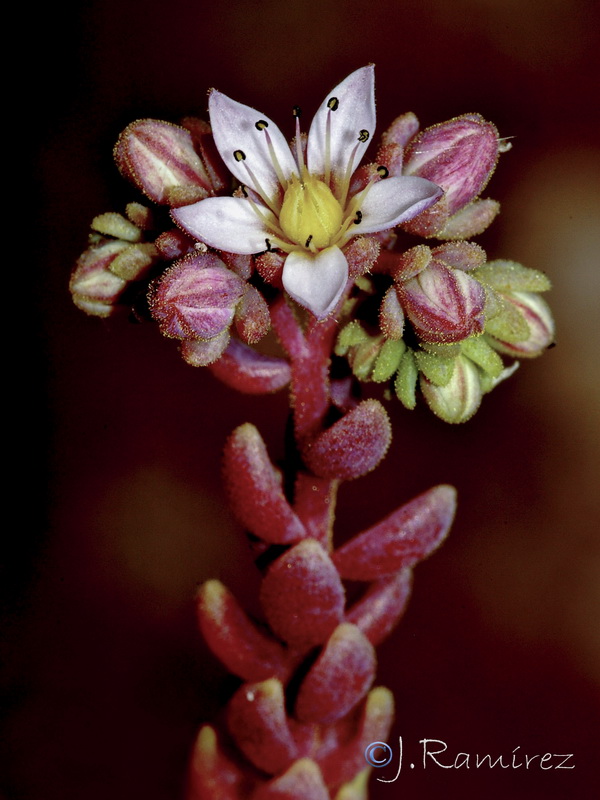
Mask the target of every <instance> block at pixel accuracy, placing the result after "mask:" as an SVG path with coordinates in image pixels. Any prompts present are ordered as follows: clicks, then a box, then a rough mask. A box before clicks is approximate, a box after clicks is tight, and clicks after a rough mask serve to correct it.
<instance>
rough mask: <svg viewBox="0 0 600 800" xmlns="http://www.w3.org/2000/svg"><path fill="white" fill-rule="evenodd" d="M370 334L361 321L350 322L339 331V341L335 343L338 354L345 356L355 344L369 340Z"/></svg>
mask: <svg viewBox="0 0 600 800" xmlns="http://www.w3.org/2000/svg"><path fill="white" fill-rule="evenodd" d="M368 339H369V334H368V333H367V332H366V331H365V330H364V328H362V326H361V324H360V322H356V320H354V321H353V322H349V323H348V324H347V325H346V326H345V327H344V328H342V330H341V331H340V332H339V334H338V337H337V342H336V343H335V350H334V352H335V354H336V356H345V355H346V353H347V352H348V350H349V349H350V348H351V347H354V345H357V344H363V342H366V341H368Z"/></svg>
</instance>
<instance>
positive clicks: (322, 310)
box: [282, 247, 348, 319]
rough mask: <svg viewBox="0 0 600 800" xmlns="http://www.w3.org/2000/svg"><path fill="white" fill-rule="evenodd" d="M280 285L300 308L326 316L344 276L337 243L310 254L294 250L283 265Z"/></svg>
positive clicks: (345, 266)
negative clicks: (281, 283)
mask: <svg viewBox="0 0 600 800" xmlns="http://www.w3.org/2000/svg"><path fill="white" fill-rule="evenodd" d="M282 280H283V287H284V289H285V290H286V292H287V293H288V294H289V295H291V297H293V298H294V300H295V301H296V302H297V303H300V305H301V306H304V308H308V310H309V311H312V313H313V314H314V315H315V317H317V319H323V318H324V317H326V316H327V315H328V314H329V313H330V312H331V311H333V309H334V308H335V306H336V305H337V303H338V300H339V299H340V297H341V295H342V292H343V291H344V288H345V286H346V282H347V280H348V262H347V261H346V257H345V256H344V254H343V253H342V251H341V250H340V249H339V248H338V247H329V248H327V250H321V252H320V253H317V254H316V255H312V254H310V253H307V252H300V251H294V252H292V253H290V254H289V256H288V257H287V258H286V260H285V264H284V265H283V274H282Z"/></svg>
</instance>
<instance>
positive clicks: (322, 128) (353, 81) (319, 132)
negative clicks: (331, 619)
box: [307, 64, 375, 179]
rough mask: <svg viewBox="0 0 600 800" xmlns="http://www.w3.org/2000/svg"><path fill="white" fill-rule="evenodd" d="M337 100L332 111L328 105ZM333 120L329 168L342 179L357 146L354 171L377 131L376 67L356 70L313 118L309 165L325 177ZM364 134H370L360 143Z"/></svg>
mask: <svg viewBox="0 0 600 800" xmlns="http://www.w3.org/2000/svg"><path fill="white" fill-rule="evenodd" d="M332 98H336V99H337V101H338V105H337V109H336V110H335V111H331V110H330V109H329V106H328V105H327V103H329V102H330V101H331V100H332ZM329 116H330V117H331V120H330V125H331V129H330V138H329V151H330V156H329V158H330V166H331V172H332V174H333V175H334V176H335V177H336V178H338V179H342V178H343V177H344V176H345V174H346V169H347V166H348V161H349V159H350V156H351V155H352V152H353V150H354V148H355V147H356V145H357V144H358V148H357V150H356V155H355V157H354V162H353V167H352V169H353V171H354V170H355V169H356V167H357V166H358V165H359V163H360V161H361V159H362V157H363V155H364V152H365V150H366V149H367V147H368V145H369V142H370V141H371V139H372V138H373V134H374V132H375V72H374V68H373V65H372V64H371V65H370V66H368V67H362V68H361V69H357V70H356V72H352V73H351V74H350V75H348V77H347V78H346V79H345V80H343V81H342V82H341V83H340V84H339V85H338V86H336V87H335V89H333V90H332V91H331V92H330V93H329V94H328V95H327V97H326V98H325V100H323V102H322V103H321V105H320V106H319V110H318V111H317V113H316V114H315V116H314V119H313V121H312V125H311V126H310V132H309V134H308V149H307V164H308V169H309V171H310V172H312V173H314V174H316V175H324V174H325V162H326V141H327V119H328V117H329ZM361 131H367V132H368V134H369V137H368V139H367V141H364V142H363V141H359V138H358V137H359V135H360V132H361Z"/></svg>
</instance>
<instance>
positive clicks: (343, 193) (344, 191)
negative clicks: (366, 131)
mask: <svg viewBox="0 0 600 800" xmlns="http://www.w3.org/2000/svg"><path fill="white" fill-rule="evenodd" d="M358 144H359V143H357V144H355V145H354V149H353V150H352V152H351V153H350V159H349V161H348V165H347V167H346V172H345V173H344V180H343V182H342V185H341V187H340V189H339V191H340V196H339V198H338V199H339V202H340V205H341V206H342V208H343V207H344V206H345V205H346V198H347V197H348V190H349V189H350V178H351V177H352V175H353V173H354V159H355V157H356V151H357V150H358Z"/></svg>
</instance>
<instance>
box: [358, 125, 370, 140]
mask: <svg viewBox="0 0 600 800" xmlns="http://www.w3.org/2000/svg"><path fill="white" fill-rule="evenodd" d="M370 135H371V134H370V133H369V131H366V130H365V129H364V128H363V129H362V131H361V132H360V133H359V134H358V141H359V142H368V141H369V136H370Z"/></svg>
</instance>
